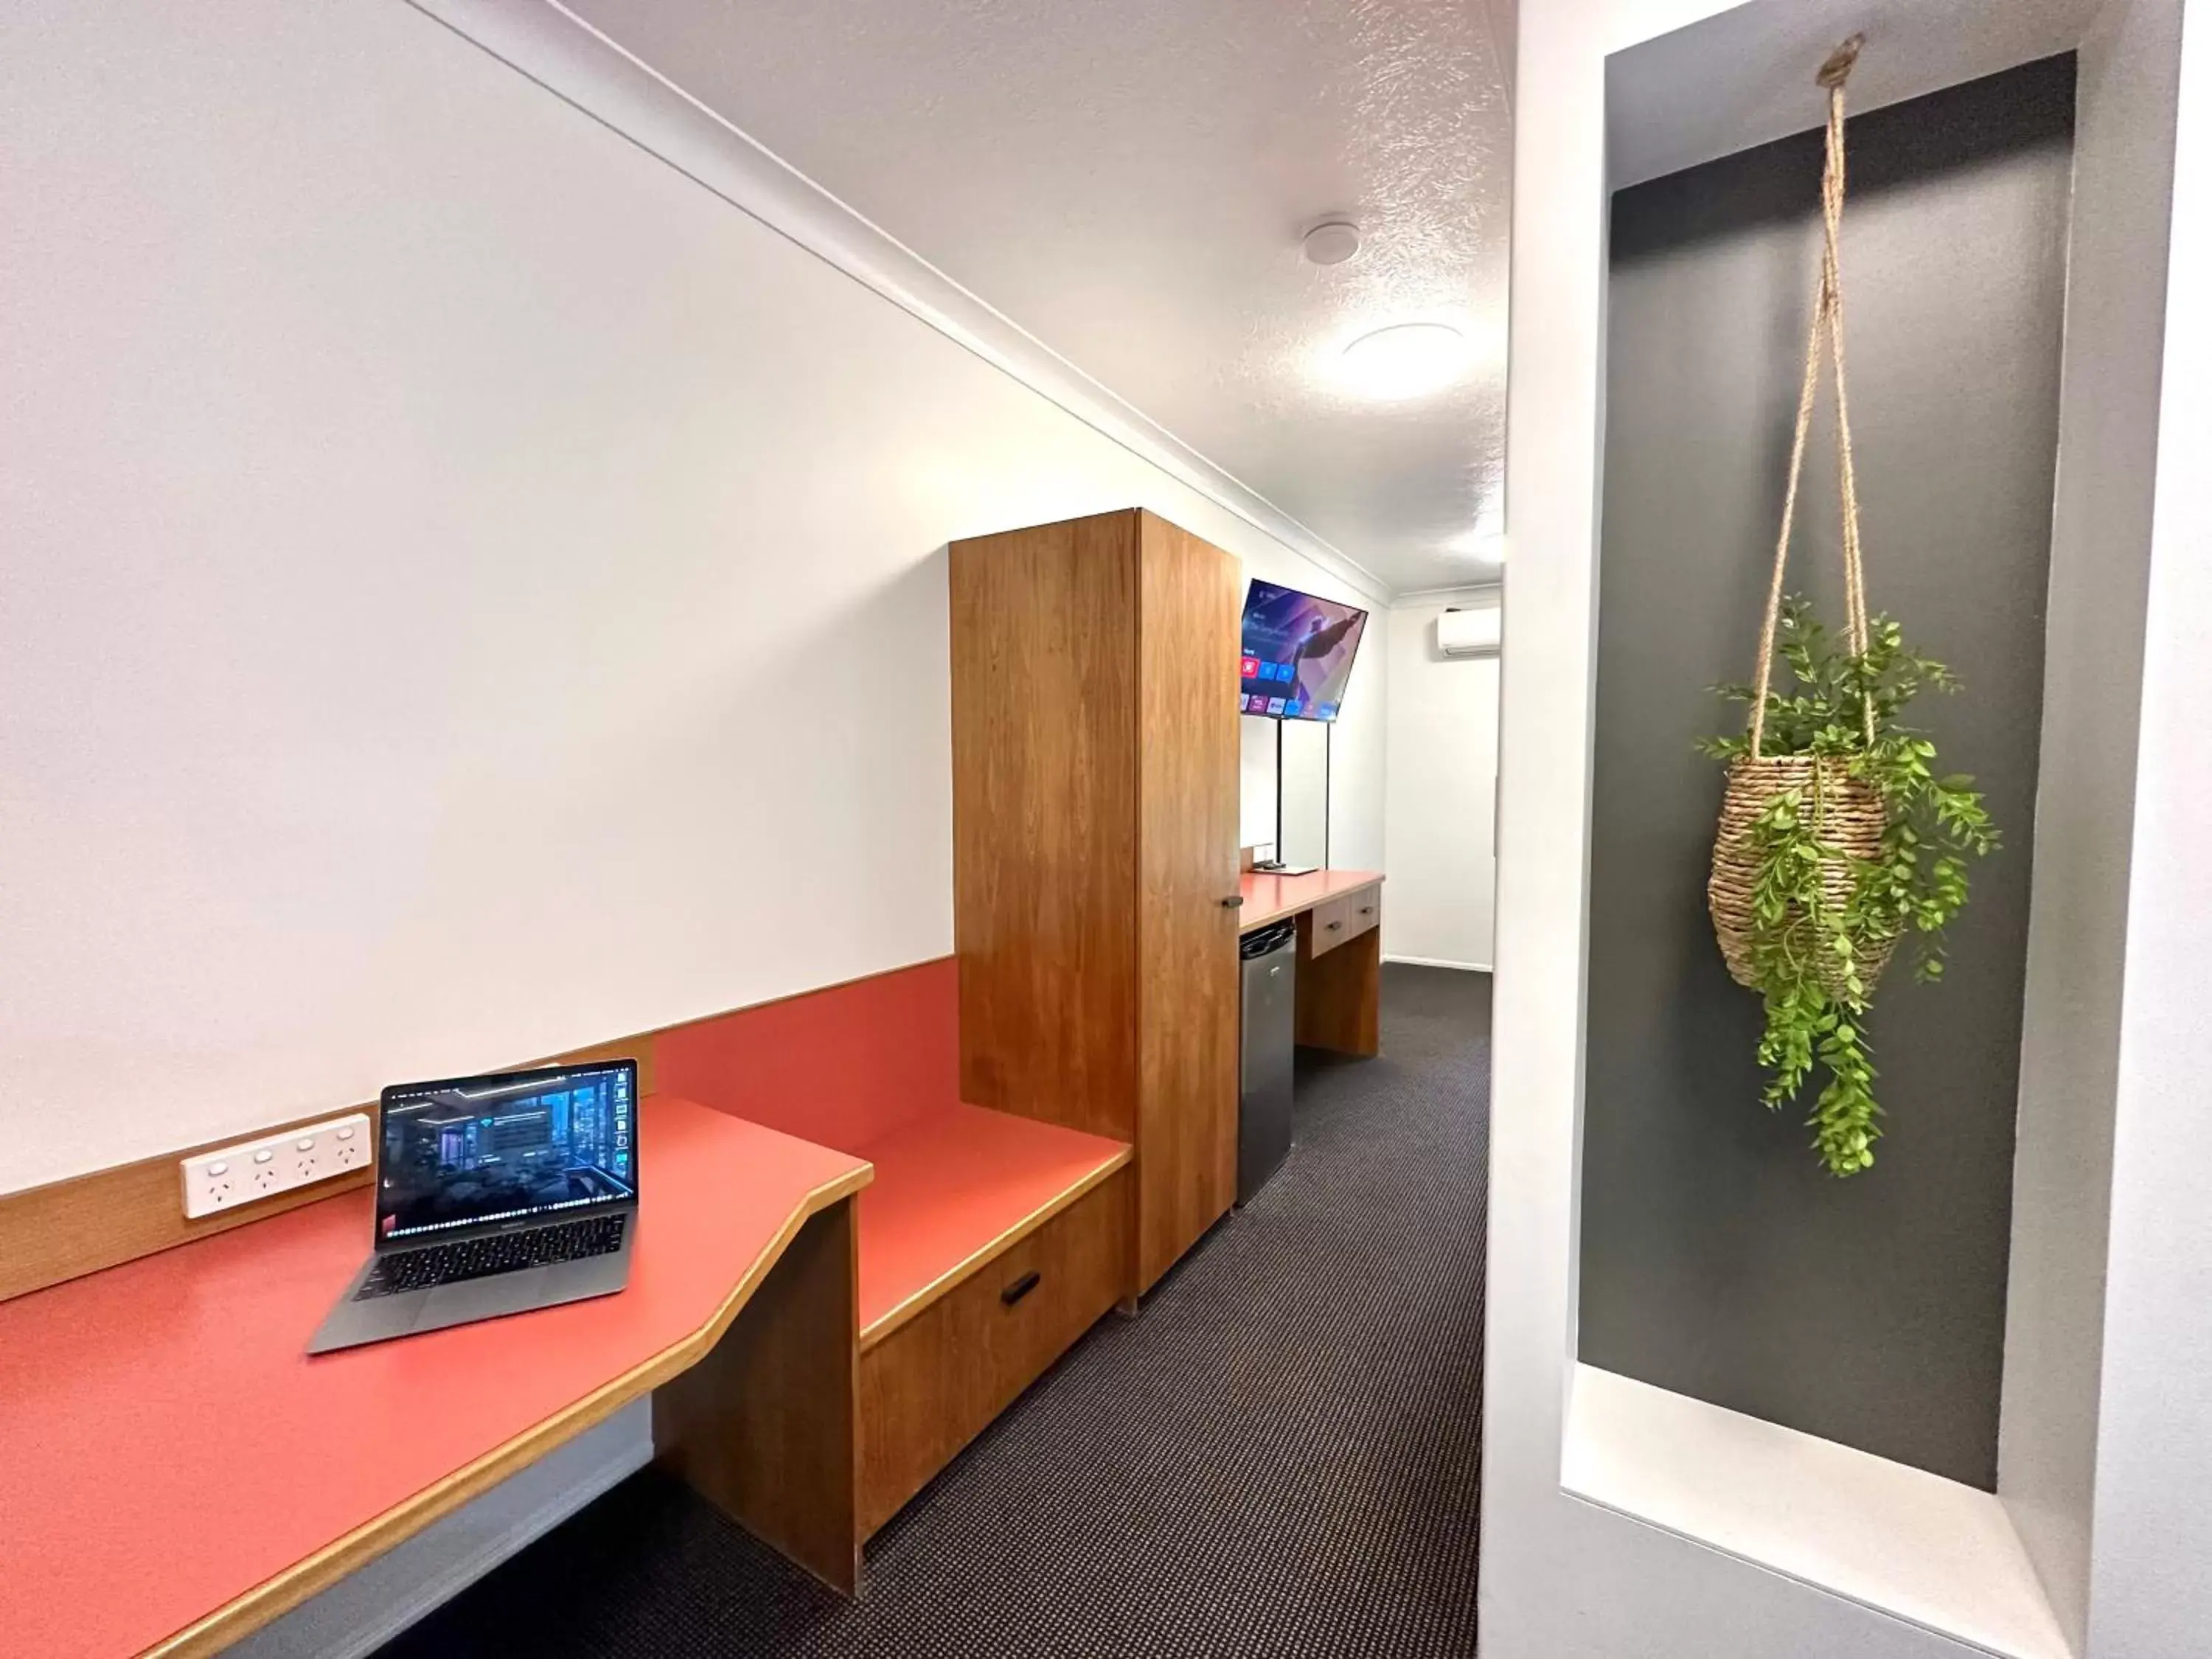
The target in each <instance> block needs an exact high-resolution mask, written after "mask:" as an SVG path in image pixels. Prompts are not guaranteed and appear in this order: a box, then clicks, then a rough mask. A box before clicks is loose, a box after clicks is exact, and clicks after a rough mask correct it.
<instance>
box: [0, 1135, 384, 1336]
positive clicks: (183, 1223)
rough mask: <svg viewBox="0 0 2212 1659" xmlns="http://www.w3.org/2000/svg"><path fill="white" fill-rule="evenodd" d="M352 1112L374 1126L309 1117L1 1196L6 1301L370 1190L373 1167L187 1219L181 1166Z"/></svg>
mask: <svg viewBox="0 0 2212 1659" xmlns="http://www.w3.org/2000/svg"><path fill="white" fill-rule="evenodd" d="M349 1111H354V1112H367V1113H368V1115H369V1117H370V1121H372V1123H373V1122H374V1120H375V1116H376V1108H375V1106H374V1104H370V1105H367V1106H339V1107H335V1108H333V1109H331V1110H329V1111H325V1112H317V1113H316V1114H314V1115H313V1116H312V1117H295V1118H291V1119H289V1120H287V1121H284V1122H282V1123H270V1124H265V1125H263V1126H262V1127H258V1128H252V1129H245V1130H241V1131H240V1133H237V1134H234V1135H224V1136H222V1138H221V1139H216V1140H204V1141H201V1142H200V1143H199V1144H197V1146H185V1147H182V1148H179V1150H178V1151H176V1152H164V1153H161V1155H160V1156H158V1157H155V1158H140V1159H138V1160H137V1162H136V1163H131V1164H117V1165H116V1166H115V1167H114V1168H112V1169H107V1170H94V1171H93V1173H92V1174H90V1175H82V1176H73V1177H71V1178H70V1179H69V1180H67V1181H57V1182H51V1183H49V1184H48V1185H46V1186H44V1187H33V1188H27V1190H25V1191H23V1192H20V1193H9V1194H5V1195H4V1196H0V1302H6V1301H8V1300H9V1299H11V1298H12V1297H19V1296H23V1295H26V1294H27V1293H28V1292H30V1291H38V1290H44V1289H45V1288H46V1286H47V1285H58V1284H60V1283H61V1282H62V1281H63V1280H64V1279H76V1278H80V1277H82V1275H84V1274H86V1273H98V1272H99V1271H100V1269H101V1268H102V1267H116V1266H118V1265H119V1264H121V1263H123V1262H125V1261H137V1259H138V1258H139V1257H140V1256H142V1255H153V1254H154V1253H155V1251H157V1250H167V1249H173V1248H174V1247H175V1246H177V1245H179V1244H189V1243H191V1242H192V1241H193V1240H194V1239H196V1238H206V1237H210V1235H212V1234H215V1233H223V1232H228V1231H230V1230H231V1229H232V1228H233V1227H242V1226H244V1225H246V1223H247V1222H249V1221H259V1220H261V1219H262V1218H264V1217H267V1216H272V1215H282V1214H283V1212H285V1211H287V1210H296V1209H298V1208H299V1207H300V1206H301V1205H302V1204H319V1203H320V1202H322V1200H325V1199H326V1198H335V1197H336V1196H337V1194H340V1193H349V1192H353V1191H355V1190H356V1189H357V1188H362V1187H365V1186H367V1185H368V1183H369V1182H370V1180H371V1179H372V1178H373V1177H374V1168H373V1167H372V1168H371V1169H368V1170H356V1171H355V1172H354V1173H353V1174H351V1175H348V1176H340V1177H338V1178H337V1179H336V1180H333V1181H327V1182H320V1183H319V1184H317V1185H315V1186H313V1187H303V1188H300V1189H299V1190H298V1191H296V1192H289V1193H280V1194H278V1195H277V1196H276V1197H275V1198H268V1199H264V1200H261V1201H260V1202H259V1203H258V1204H247V1205H241V1206H240V1207H239V1208H237V1209H235V1210H226V1211H224V1212H222V1213H221V1214H220V1215H210V1216H203V1217H201V1218H199V1219H198V1220H197V1221H187V1220H185V1190H184V1180H183V1177H182V1176H179V1174H178V1172H177V1160H178V1159H179V1158H190V1157H191V1156H192V1155H193V1154H194V1153H196V1152H213V1151H214V1150H215V1149H216V1147H218V1146H229V1145H230V1144H231V1143H232V1142H234V1141H240V1140H256V1139H259V1138H260V1137H262V1136H263V1135H273V1134H281V1133H283V1132H284V1131H285V1130H287V1129H297V1128H304V1127H307V1125H308V1124H310V1123H320V1122H323V1121H325V1120H327V1119H330V1118H333V1117H343V1116H344V1115H346V1113H348V1112H349ZM371 1133H372V1135H373V1134H374V1131H373V1130H372V1132H371Z"/></svg>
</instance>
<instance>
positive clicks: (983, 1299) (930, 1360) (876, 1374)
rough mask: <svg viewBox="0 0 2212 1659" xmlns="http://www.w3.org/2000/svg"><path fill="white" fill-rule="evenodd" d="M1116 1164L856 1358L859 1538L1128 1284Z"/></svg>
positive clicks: (1124, 1185)
mask: <svg viewBox="0 0 2212 1659" xmlns="http://www.w3.org/2000/svg"><path fill="white" fill-rule="evenodd" d="M1131 1175H1132V1171H1131V1170H1130V1168H1129V1167H1128V1166H1127V1165H1125V1166H1123V1167H1122V1168H1121V1169H1120V1170H1116V1171H1115V1173H1114V1174H1113V1175H1112V1176H1109V1177H1108V1178H1107V1179H1106V1180H1105V1181H1103V1182H1101V1183H1100V1184H1099V1185H1098V1186H1097V1188H1094V1189H1092V1190H1091V1192H1089V1193H1087V1194H1085V1195H1084V1196H1083V1197H1082V1198H1080V1199H1079V1200H1076V1202H1075V1203H1073V1204H1072V1205H1070V1206H1068V1207H1067V1208H1066V1209H1065V1210H1063V1211H1061V1212H1060V1214H1058V1215H1056V1216H1054V1218H1052V1219H1051V1220H1050V1221H1048V1222H1047V1223H1045V1225H1043V1226H1042V1227H1040V1228H1038V1229H1037V1230H1036V1231H1035V1232H1033V1233H1031V1234H1030V1236H1029V1237H1027V1238H1024V1239H1023V1240H1022V1241H1021V1242H1020V1243H1018V1244H1015V1245H1013V1246H1012V1248H1010V1249H1006V1251H1004V1252H1002V1253H1001V1254H1000V1255H999V1256H998V1257H996V1258H995V1259H994V1260H993V1261H990V1262H988V1263H987V1264H986V1265H985V1266H984V1267H981V1269H980V1270H978V1271H977V1272H976V1273H973V1274H971V1275H970V1276H969V1278H968V1279H966V1280H964V1281H963V1282H962V1283H961V1284H959V1285H955V1286H954V1287H953V1288H952V1289H951V1290H950V1291H946V1292H945V1295H943V1296H941V1297H939V1298H938V1299H937V1300H936V1301H935V1302H933V1303H932V1304H929V1306H927V1308H924V1309H923V1310H921V1312H920V1313H918V1314H916V1315H915V1316H914V1317H913V1318H912V1319H910V1320H908V1322H906V1323H905V1324H903V1325H902V1326H900V1327H899V1328H898V1329H896V1330H895V1331H893V1332H892V1333H891V1334H890V1335H889V1336H886V1337H885V1338H884V1340H882V1341H880V1342H878V1343H877V1344H876V1345H875V1346H873V1347H872V1348H869V1349H867V1350H866V1352H863V1353H862V1354H861V1355H860V1535H861V1536H862V1537H863V1538H866V1537H867V1536H869V1535H870V1534H872V1533H874V1532H875V1531H876V1530H877V1528H879V1527H881V1526H882V1525H883V1524H884V1522H886V1521H888V1520H890V1518H891V1516H894V1515H896V1514H897V1513H898V1511H899V1509H900V1508H901V1506H902V1505H903V1504H905V1503H906V1501H907V1499H908V1498H911V1497H913V1496H914V1495H915V1493H916V1492H920V1491H921V1488H922V1487H923V1486H926V1485H927V1483H928V1481H929V1480H930V1478H931V1477H932V1476H933V1475H934V1474H936V1473H937V1472H938V1471H939V1469H941V1468H944V1467H945V1465H946V1464H947V1463H949V1462H951V1461H952V1459H953V1457H954V1455H956V1454H957V1452H958V1451H959V1450H960V1449H961V1448H962V1447H963V1446H965V1445H966V1444H967V1443H969V1441H970V1440H973V1439H974V1438H975V1437H976V1436H977V1435H978V1434H980V1433H981V1432H982V1431H983V1430H984V1429H985V1428H986V1427H987V1426H988V1425H989V1424H990V1422H991V1419H994V1418H995V1417H996V1416H998V1414H999V1413H1000V1412H1002V1411H1004V1410H1006V1407H1008V1406H1010V1405H1012V1403H1013V1402H1014V1399H1015V1396H1017V1395H1019V1394H1020V1393H1021V1391H1022V1390H1023V1389H1025V1388H1027V1387H1028V1386H1029V1385H1030V1383H1034V1382H1035V1381H1036V1379H1037V1378H1038V1377H1039V1376H1042V1375H1043V1374H1044V1372H1045V1370H1046V1369H1047V1368H1048V1366H1050V1365H1051V1364H1052V1362H1053V1361H1054V1360H1055V1359H1057V1358H1060V1355H1061V1354H1063V1353H1065V1352H1067V1350H1068V1349H1069V1348H1070V1347H1071V1346H1073V1344H1074V1342H1075V1340H1076V1339H1077V1338H1078V1337H1079V1336H1081V1335H1082V1334H1084V1332H1085V1331H1087V1330H1089V1329H1090V1328H1091V1326H1092V1325H1094V1324H1096V1323H1097V1321H1098V1318H1099V1316H1101V1315H1103V1313H1104V1312H1105V1311H1106V1310H1108V1309H1109V1308H1110V1307H1112V1306H1113V1305H1114V1304H1115V1302H1117V1301H1119V1300H1120V1299H1121V1297H1122V1296H1123V1295H1125V1294H1126V1293H1127V1288H1128V1283H1127V1281H1128V1277H1129V1268H1130V1260H1131V1258H1130V1235H1129V1194H1130V1182H1131Z"/></svg>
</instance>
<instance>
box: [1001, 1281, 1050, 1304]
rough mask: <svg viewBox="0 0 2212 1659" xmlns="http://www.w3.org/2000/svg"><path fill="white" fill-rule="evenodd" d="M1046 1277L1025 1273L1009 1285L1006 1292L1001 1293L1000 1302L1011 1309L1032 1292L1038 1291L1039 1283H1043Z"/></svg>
mask: <svg viewBox="0 0 2212 1659" xmlns="http://www.w3.org/2000/svg"><path fill="white" fill-rule="evenodd" d="M1043 1277H1044V1275H1043V1274H1042V1273H1024V1274H1023V1275H1022V1276H1021V1277H1020V1278H1019V1279H1016V1280H1015V1281H1014V1282H1013V1283H1012V1284H1011V1285H1007V1286H1006V1289H1005V1290H1003V1291H1000V1292H999V1300H1000V1301H1001V1302H1003V1303H1005V1304H1006V1305H1007V1306H1008V1307H1009V1308H1011V1307H1012V1306H1013V1305H1014V1304H1015V1303H1017V1302H1018V1301H1020V1300H1021V1299H1022V1298H1023V1297H1025V1296H1027V1295H1028V1294H1029V1293H1030V1291H1033V1290H1035V1289H1036V1287H1037V1285H1038V1283H1039V1281H1041V1280H1042V1279H1043Z"/></svg>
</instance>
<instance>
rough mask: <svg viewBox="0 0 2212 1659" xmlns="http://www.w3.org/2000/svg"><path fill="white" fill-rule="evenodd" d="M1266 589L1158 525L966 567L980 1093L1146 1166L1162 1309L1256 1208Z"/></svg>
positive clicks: (971, 1059)
mask: <svg viewBox="0 0 2212 1659" xmlns="http://www.w3.org/2000/svg"><path fill="white" fill-rule="evenodd" d="M1242 600H1243V574H1242V569H1241V567H1240V566H1239V565H1238V563H1237V561H1236V560H1235V559H1234V558H1232V557H1231V556H1229V555H1228V554H1226V553H1224V552H1223V551H1221V550H1220V549H1218V548H1217V547H1213V546H1212V545H1210V544H1207V543H1206V542H1203V541H1200V539H1199V538H1197V537H1195V536H1193V535H1191V534H1190V533H1189V532H1187V531H1184V530H1180V529H1178V528H1176V526H1174V525H1171V524H1170V523H1168V522H1167V521H1166V520H1164V519H1161V518H1159V517H1158V516H1157V515H1155V514H1153V513H1148V512H1142V511H1138V510H1130V511H1127V512H1119V513H1100V514H1098V515H1097V516H1096V517H1093V518H1088V519H1075V520H1069V521H1067V522H1066V523H1062V524H1052V525H1042V526H1037V527H1036V528H1035V529H1030V530H1017V531H1011V532H1006V534H1003V535H997V536H983V537H978V538H975V539H974V540H972V541H963V542H955V543H954V544H952V548H951V611H952V840H953V903H954V936H955V942H956V947H957V951H958V956H959V967H960V1081H961V1089H962V1092H963V1096H964V1097H966V1098H967V1099H968V1100H969V1101H970V1102H972V1103H975V1104H976V1105H979V1106H991V1107H995V1108H997V1109H1000V1110H1002V1111H1010V1112H1018V1113H1021V1114H1023V1115H1027V1116H1030V1117H1038V1118H1043V1119H1047V1120H1048V1121H1052V1122H1055V1123H1064V1124H1067V1125H1069V1126H1070V1127H1074V1128H1079V1129H1088V1130H1090V1131H1091V1132H1093V1133H1097V1134H1103V1135H1111V1136H1113V1137H1115V1139H1121V1140H1127V1141H1128V1142H1130V1143H1131V1144H1132V1145H1133V1146H1134V1147H1135V1148H1136V1175H1137V1180H1136V1196H1135V1204H1136V1216H1135V1224H1136V1225H1135V1226H1134V1227H1133V1230H1132V1236H1133V1239H1134V1241H1135V1256H1136V1259H1135V1261H1134V1262H1133V1265H1132V1273H1133V1287H1134V1289H1135V1290H1136V1291H1146V1290H1149V1289H1151V1288H1152V1285H1154V1284H1155V1283H1157V1282H1158V1279H1159V1278H1160V1275H1161V1274H1163V1273H1165V1272H1166V1271H1167V1270H1168V1268H1169V1267H1172V1266H1173V1265H1174V1264H1175V1261H1176V1258H1177V1257H1179V1256H1180V1255H1182V1253H1183V1252H1184V1251H1185V1250H1187V1249H1189V1248H1190V1246H1191V1245H1192V1244H1193V1243H1195V1242H1196V1240H1197V1239H1198V1238H1199V1237H1200V1235H1201V1234H1202V1233H1204V1232H1205V1231H1206V1229H1207V1228H1208V1227H1210V1226H1212V1225H1213V1223H1214V1222H1215V1221H1216V1220H1218V1219H1219V1218H1220V1217H1221V1216H1222V1215H1224V1214H1225V1213H1226V1212H1227V1211H1228V1209H1229V1206H1230V1205H1231V1202H1232V1201H1233V1200H1234V1199H1235V1197H1236V1193H1237V1006H1238V1003H1237V909H1236V906H1237V765H1238V759H1237V651H1238V644H1237V628H1238V618H1239V615H1240V611H1241V605H1242Z"/></svg>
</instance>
